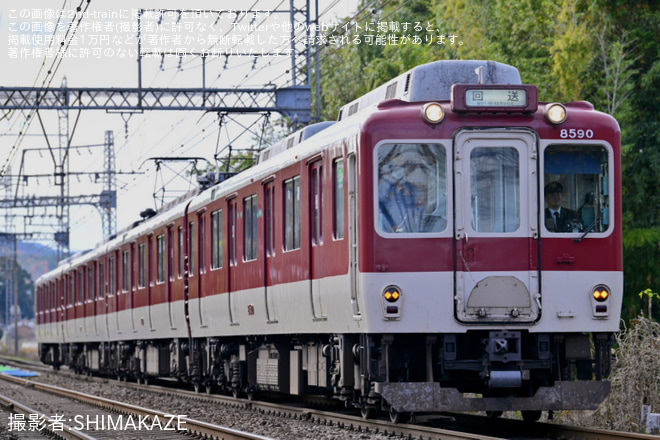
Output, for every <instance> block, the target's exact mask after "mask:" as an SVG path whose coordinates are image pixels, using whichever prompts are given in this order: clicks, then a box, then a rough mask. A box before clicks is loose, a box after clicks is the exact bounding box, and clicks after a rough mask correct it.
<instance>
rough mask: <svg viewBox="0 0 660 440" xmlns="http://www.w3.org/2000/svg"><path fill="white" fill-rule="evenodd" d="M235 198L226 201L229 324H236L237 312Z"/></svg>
mask: <svg viewBox="0 0 660 440" xmlns="http://www.w3.org/2000/svg"><path fill="white" fill-rule="evenodd" d="M236 209H237V207H236V198H232V199H230V200H228V201H227V213H228V215H227V233H228V235H229V240H228V250H229V264H228V265H227V283H228V285H227V301H228V307H229V320H230V323H231V324H238V314H237V313H236V304H235V302H236V298H235V297H234V292H233V289H234V286H235V285H236V283H235V282H234V277H235V276H236V274H237V267H236V266H237V264H238V260H237V258H236V255H237V249H236V248H237V245H238V243H237V234H238V231H237V229H236V228H237V227H238V223H237V214H238V213H237V212H236Z"/></svg>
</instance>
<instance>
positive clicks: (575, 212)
mask: <svg viewBox="0 0 660 440" xmlns="http://www.w3.org/2000/svg"><path fill="white" fill-rule="evenodd" d="M543 171H544V182H543V198H544V202H545V203H544V204H545V209H544V224H545V228H546V229H547V230H548V231H550V232H556V233H562V232H605V231H606V230H607V229H608V228H609V225H610V188H609V153H608V150H607V149H606V148H605V147H603V146H601V145H570V144H562V145H550V146H548V148H546V150H545V152H544V170H543Z"/></svg>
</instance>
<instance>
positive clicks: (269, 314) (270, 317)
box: [264, 180, 277, 322]
mask: <svg viewBox="0 0 660 440" xmlns="http://www.w3.org/2000/svg"><path fill="white" fill-rule="evenodd" d="M275 206H276V205H275V182H274V181H272V180H271V181H269V182H267V183H265V184H264V207H265V216H264V225H265V227H264V241H265V243H266V246H265V248H266V256H265V258H264V299H265V303H266V319H267V321H268V322H277V318H276V317H275V316H276V315H275V306H274V304H275V303H274V301H273V293H272V289H271V286H272V285H273V281H272V277H271V273H270V268H271V260H272V258H274V257H275Z"/></svg>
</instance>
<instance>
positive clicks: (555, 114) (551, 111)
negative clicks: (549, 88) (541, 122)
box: [545, 103, 568, 125]
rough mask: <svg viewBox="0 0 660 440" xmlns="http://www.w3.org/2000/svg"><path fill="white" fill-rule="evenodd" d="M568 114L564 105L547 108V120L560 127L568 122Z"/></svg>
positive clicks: (554, 104) (552, 105)
mask: <svg viewBox="0 0 660 440" xmlns="http://www.w3.org/2000/svg"><path fill="white" fill-rule="evenodd" d="M567 116H568V112H567V111H566V107H564V106H563V105H562V104H558V103H552V104H548V105H546V106H545V118H546V119H547V120H548V122H550V123H551V124H555V125H559V124H561V123H562V122H564V121H565V120H566V117H567Z"/></svg>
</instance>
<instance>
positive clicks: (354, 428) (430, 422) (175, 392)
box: [23, 369, 660, 440]
mask: <svg viewBox="0 0 660 440" xmlns="http://www.w3.org/2000/svg"><path fill="white" fill-rule="evenodd" d="M42 371H44V372H50V370H48V369H44V370H42ZM68 375H69V374H67V372H65V371H60V372H58V373H57V374H55V375H53V377H55V378H59V379H61V378H62V377H64V376H68ZM70 376H72V377H73V378H75V379H77V384H78V385H75V387H76V388H85V389H86V388H87V387H88V385H90V384H93V383H97V382H99V381H98V380H97V379H95V378H87V377H81V376H77V375H74V374H71V375H70ZM41 379H43V380H49V379H48V378H47V377H43V378H40V380H41ZM100 382H101V383H102V385H103V386H114V387H121V388H123V389H128V390H131V392H133V391H135V392H136V393H138V395H141V396H144V395H146V394H145V393H148V394H151V395H155V394H159V395H161V396H165V397H164V399H165V400H167V401H172V402H174V401H175V400H181V399H183V400H184V403H182V404H180V405H182V406H183V407H186V408H189V407H190V408H192V407H194V406H196V405H202V406H204V405H206V406H207V407H211V406H214V405H215V406H226V407H231V408H235V409H236V410H237V411H249V412H251V413H252V416H251V418H253V419H262V418H263V419H264V422H263V423H264V424H267V423H281V424H285V423H290V424H292V425H294V426H295V425H296V424H300V425H301V426H302V425H308V424H315V425H319V426H322V427H324V429H326V430H328V431H330V430H335V431H332V432H333V433H334V432H338V433H339V434H335V435H336V436H335V437H334V438H347V439H348V438H355V435H356V433H359V434H361V435H367V436H368V438H370V439H371V438H409V439H443V440H459V439H468V438H469V439H477V440H496V439H503V438H516V439H520V440H535V439H584V440H591V439H600V440H611V439H638V440H639V439H656V440H657V439H659V438H660V437H657V436H650V435H644V434H633V433H622V432H613V431H607V430H594V429H584V428H577V427H572V426H561V425H555V424H549V423H526V422H523V421H519V420H509V419H494V420H493V419H488V418H486V417H480V416H473V415H465V414H451V415H441V416H437V415H436V416H424V415H419V416H418V417H417V418H416V420H415V424H396V425H395V424H392V423H390V422H389V420H363V419H362V418H360V417H357V416H355V415H354V413H352V412H347V411H336V410H322V409H312V408H309V407H301V406H296V405H291V404H288V405H282V404H279V403H274V402H262V401H251V400H247V399H235V398H233V397H230V396H222V395H207V394H199V393H195V392H193V391H187V390H181V389H179V388H171V387H168V386H158V385H149V386H148V387H145V386H143V385H139V384H136V383H130V382H128V383H126V382H116V381H114V380H111V381H107V380H105V379H101V380H100ZM23 386H25V385H23ZM67 386H69V385H67ZM99 386H100V385H99ZM35 387H41V385H39V386H37V385H35ZM88 393H99V392H98V391H94V390H90V391H88ZM133 398H135V397H133ZM138 399H140V400H141V401H147V397H138ZM161 399H162V397H161ZM185 402H188V403H185ZM129 406H130V405H129ZM184 412H186V411H184ZM161 414H162V413H161ZM196 417H197V418H201V417H199V416H196ZM277 419H279V420H282V422H272V420H277ZM266 420H271V422H267V421H266ZM216 423H217V422H216ZM187 427H188V428H190V427H191V426H190V425H188V426H187ZM295 429H296V428H295V427H294V428H293V430H294V431H295ZM191 431H192V430H191ZM305 432H306V431H302V430H301V432H300V435H299V436H298V437H288V435H291V434H278V435H272V436H273V437H276V438H279V439H282V440H286V439H288V438H310V439H311V438H316V437H315V436H314V434H305ZM342 432H343V434H342ZM262 434H263V433H262ZM265 435H270V434H265ZM115 438H116V437H115ZM177 438H180V435H179V437H177ZM220 438H227V437H220ZM247 438H250V437H247ZM256 438H263V437H256Z"/></svg>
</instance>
